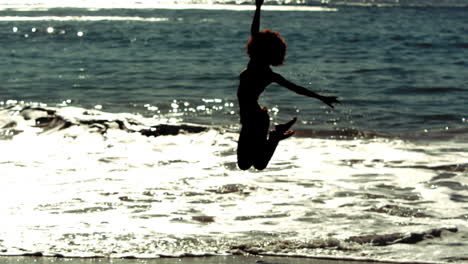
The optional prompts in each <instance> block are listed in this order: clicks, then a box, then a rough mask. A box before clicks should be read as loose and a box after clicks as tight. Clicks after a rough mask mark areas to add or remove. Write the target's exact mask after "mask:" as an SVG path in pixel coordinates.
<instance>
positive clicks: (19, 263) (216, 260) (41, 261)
mask: <svg viewBox="0 0 468 264" xmlns="http://www.w3.org/2000/svg"><path fill="white" fill-rule="evenodd" d="M30 263H35V264H52V263H54V264H98V263H99V264H172V263H179V264H370V263H380V264H391V263H405V264H416V262H380V261H379V262H376V261H363V260H338V259H326V258H299V257H269V256H215V257H185V258H157V259H118V258H54V257H24V256H2V257H0V264H30ZM421 263H423V262H421Z"/></svg>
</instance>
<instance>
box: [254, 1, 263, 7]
mask: <svg viewBox="0 0 468 264" xmlns="http://www.w3.org/2000/svg"><path fill="white" fill-rule="evenodd" d="M255 5H256V6H257V7H261V6H262V5H263V0H255Z"/></svg>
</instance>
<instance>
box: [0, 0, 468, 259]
mask: <svg viewBox="0 0 468 264" xmlns="http://www.w3.org/2000/svg"><path fill="white" fill-rule="evenodd" d="M32 2H34V1H30V3H29V4H21V5H20V4H16V5H15V4H14V3H10V4H0V46H1V49H0V60H1V61H2V63H1V64H0V78H1V83H0V201H1V202H0V212H1V222H2V224H1V226H0V254H2V255H21V254H31V253H40V254H42V255H47V256H52V255H58V256H78V257H89V256H110V257H122V256H127V257H128V256H133V257H137V258H140V257H161V256H172V257H173V256H181V257H183V256H198V255H199V256H206V255H223V254H269V255H292V256H306V257H317V256H321V257H332V258H337V259H343V258H347V259H348V258H352V259H371V260H398V261H424V262H460V263H462V262H464V261H465V262H466V261H467V260H468V253H467V250H466V249H467V248H468V242H467V241H468V106H467V102H468V74H467V72H468V59H467V58H468V16H467V15H466V14H467V11H468V10H467V9H466V8H462V7H427V6H426V7H408V6H396V7H375V6H364V7H362V6H360V7H348V6H341V5H333V6H331V5H330V6H311V5H308V6H307V5H306V6H298V5H273V6H269V7H268V6H265V11H264V12H263V13H262V28H270V29H272V30H276V31H279V32H280V33H281V35H282V36H283V37H284V38H285V39H286V41H287V42H288V53H287V59H286V64H285V65H284V66H281V67H275V68H273V70H274V71H276V72H278V73H280V74H282V75H283V76H284V77H286V78H287V79H289V80H291V81H293V82H295V83H297V84H299V85H303V86H305V87H307V88H309V89H311V90H313V91H316V92H318V93H320V94H324V95H335V96H339V99H340V100H341V101H342V104H340V105H337V106H336V107H335V109H331V108H329V107H327V106H326V105H323V104H321V103H320V102H319V101H317V100H314V99H310V98H305V97H301V96H299V95H296V94H294V93H293V92H290V91H288V90H287V89H285V88H282V87H279V86H277V85H271V86H269V87H268V88H267V90H266V92H265V93H264V94H263V95H262V98H261V100H260V104H261V105H262V106H263V105H264V106H266V107H268V109H269V113H270V116H271V119H272V123H275V122H284V121H286V120H289V119H290V118H291V117H292V116H297V117H298V123H297V124H296V125H295V129H296V130H297V133H296V136H294V137H292V138H290V139H288V140H285V141H283V142H281V143H280V146H279V147H278V149H277V152H276V153H275V156H273V159H272V161H271V163H270V166H269V167H268V168H267V169H266V170H265V171H261V172H259V171H255V170H251V171H240V170H238V169H237V167H236V144H237V137H238V131H239V115H238V105H237V99H236V90H237V85H238V75H239V72H240V71H242V69H243V68H244V67H245V66H246V64H247V62H248V57H247V56H246V53H245V43H246V41H247V39H248V37H249V30H250V23H251V19H252V12H253V9H252V6H246V5H237V4H236V3H230V5H211V4H209V3H199V4H196V5H193V6H190V3H187V4H185V6H183V8H182V6H174V5H170V6H169V5H168V6H167V8H164V3H162V4H160V5H159V6H157V7H156V8H155V7H154V6H151V5H147V6H143V7H142V6H137V5H138V4H135V7H139V8H130V7H131V6H130V7H129V6H120V7H119V6H117V7H116V8H102V7H103V2H102V1H97V2H96V3H94V5H95V7H94V8H93V7H92V3H88V4H89V5H91V6H81V7H80V6H68V7H59V6H50V5H48V4H47V2H46V1H43V2H42V4H38V3H35V4H31V3H32ZM37 2H38V1H37ZM85 2H86V1H85ZM143 2H145V1H143ZM459 2H460V1H459ZM140 4H141V3H140ZM200 4H202V5H200ZM456 6H459V5H458V4H457V5H456ZM105 7H108V6H105ZM169 7H170V8H169ZM191 7H193V8H191Z"/></svg>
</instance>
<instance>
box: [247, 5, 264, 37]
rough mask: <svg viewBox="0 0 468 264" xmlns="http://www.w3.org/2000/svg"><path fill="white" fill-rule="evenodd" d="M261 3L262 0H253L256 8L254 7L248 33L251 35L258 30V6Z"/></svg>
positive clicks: (259, 6)
mask: <svg viewBox="0 0 468 264" xmlns="http://www.w3.org/2000/svg"><path fill="white" fill-rule="evenodd" d="M262 4H263V0H255V5H256V6H257V8H256V9H255V14H254V17H253V21H252V26H251V28H250V35H252V36H253V35H255V34H257V33H258V32H260V8H261V7H262Z"/></svg>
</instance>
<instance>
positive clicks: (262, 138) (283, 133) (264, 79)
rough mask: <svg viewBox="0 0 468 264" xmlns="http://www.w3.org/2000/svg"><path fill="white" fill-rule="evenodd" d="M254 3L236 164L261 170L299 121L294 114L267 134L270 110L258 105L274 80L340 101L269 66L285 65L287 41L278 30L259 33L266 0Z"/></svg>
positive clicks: (325, 99) (329, 102)
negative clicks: (292, 79) (263, 5)
mask: <svg viewBox="0 0 468 264" xmlns="http://www.w3.org/2000/svg"><path fill="white" fill-rule="evenodd" d="M255 4H256V10H255V14H254V17H253V22H252V26H251V32H250V33H251V36H250V39H249V41H248V43H247V54H248V55H249V57H250V61H249V64H248V65H247V68H246V69H245V70H243V71H242V73H241V74H240V84H239V88H238V90H237V98H238V100H239V108H240V122H241V125H242V128H241V132H240V136H239V142H238V147H237V164H238V166H239V168H240V169H242V170H247V169H249V168H250V167H252V166H254V167H255V168H256V169H258V170H263V169H265V168H266V167H267V165H268V162H269V161H270V159H271V157H272V156H273V153H274V152H275V149H276V146H277V145H278V142H279V141H280V140H283V139H286V138H288V137H290V136H292V135H293V134H294V131H291V130H289V129H290V128H291V126H292V125H293V124H294V123H295V122H296V120H297V118H295V117H294V118H293V119H292V120H290V121H289V122H287V123H285V124H280V125H276V126H275V129H274V130H273V131H271V132H269V133H268V130H269V127H270V117H269V116H268V111H267V109H266V108H265V107H263V108H262V107H260V105H259V104H258V97H259V96H260V94H261V93H262V92H263V91H264V90H265V88H266V87H267V86H268V85H269V84H271V83H273V82H275V83H277V84H279V85H281V86H283V87H286V88H288V89H290V90H292V91H294V92H296V93H298V94H300V95H304V96H309V97H313V98H317V99H319V100H321V101H322V102H323V103H325V104H327V105H329V106H330V107H333V104H334V103H339V101H338V100H337V97H335V96H321V95H319V94H317V93H314V92H312V91H309V90H308V89H306V88H304V87H301V86H298V85H296V84H294V83H292V82H290V81H288V80H286V79H285V78H283V76H281V75H279V74H277V73H274V72H273V71H272V70H271V69H270V65H271V66H279V65H282V64H283V62H284V57H285V55H286V42H285V40H284V39H283V38H282V37H281V36H280V35H279V34H278V33H277V32H273V31H270V30H263V31H261V32H260V8H261V6H262V4H263V0H256V3H255Z"/></svg>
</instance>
